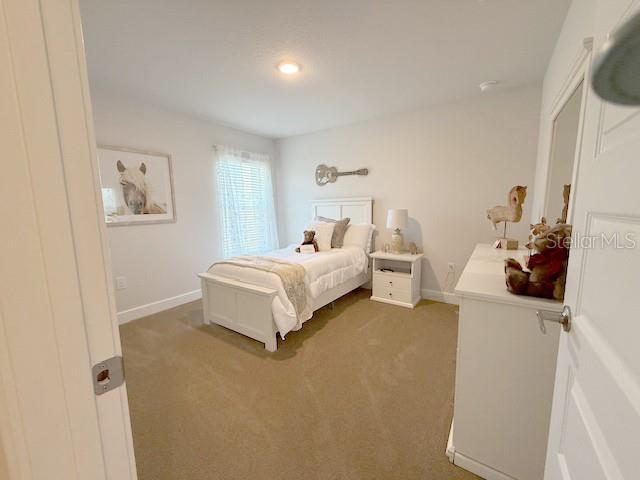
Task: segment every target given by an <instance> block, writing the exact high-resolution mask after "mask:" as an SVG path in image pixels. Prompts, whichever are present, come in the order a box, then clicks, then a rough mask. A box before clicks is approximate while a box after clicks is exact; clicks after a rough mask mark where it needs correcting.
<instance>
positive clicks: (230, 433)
mask: <svg viewBox="0 0 640 480" xmlns="http://www.w3.org/2000/svg"><path fill="white" fill-rule="evenodd" d="M369 294H370V292H369V291H368V290H358V291H356V292H353V293H351V294H349V295H346V296H345V297H343V298H341V299H340V300H338V301H337V302H335V307H334V308H333V309H332V308H331V307H329V306H328V307H325V308H323V309H322V310H320V311H319V312H316V313H315V316H314V318H313V319H312V320H310V321H309V322H308V323H306V324H305V325H304V327H303V329H302V330H300V331H299V332H292V333H290V334H289V335H288V336H287V339H286V341H284V342H279V345H278V351H277V352H276V353H274V354H270V353H268V352H266V351H265V350H264V348H263V346H262V344H260V343H258V342H255V341H253V340H251V339H248V338H246V337H243V336H242V335H240V334H237V333H235V332H231V331H229V330H226V329H225V328H223V327H219V326H217V325H213V326H206V327H205V326H203V325H202V307H201V304H200V302H194V303H191V304H188V305H184V306H181V307H178V308H175V309H173V310H169V311H166V312H162V313H159V314H157V315H153V316H150V317H146V318H143V319H140V320H136V321H134V322H131V323H129V324H126V325H124V326H122V328H121V334H122V344H123V349H124V358H125V366H126V374H127V385H128V391H129V402H130V406H131V417H132V423H133V435H134V442H135V449H136V457H137V464H138V473H139V478H140V479H141V480H164V479H167V480H169V479H171V480H182V479H184V480H187V479H188V480H204V479H207V480H211V479H225V480H233V479H274V480H276V479H277V480H288V479H296V480H307V479H308V480H312V479H331V480H334V479H335V480H337V479H403V480H411V479H434V480H440V479H443V480H453V479H471V478H477V477H475V476H474V475H472V474H470V473H468V472H466V471H465V470H462V469H460V468H458V467H455V466H453V465H451V464H450V463H449V462H448V460H447V458H446V456H445V454H444V451H445V447H446V442H447V435H448V432H449V425H450V422H451V415H452V400H453V381H454V370H455V349H456V334H457V309H456V307H455V306H452V305H445V304H440V303H434V302H426V301H423V302H421V303H420V304H419V305H418V306H417V308H416V309H415V310H413V311H412V310H407V309H404V308H399V307H394V306H391V305H385V304H381V303H376V302H372V301H371V300H369V298H368V295H369Z"/></svg>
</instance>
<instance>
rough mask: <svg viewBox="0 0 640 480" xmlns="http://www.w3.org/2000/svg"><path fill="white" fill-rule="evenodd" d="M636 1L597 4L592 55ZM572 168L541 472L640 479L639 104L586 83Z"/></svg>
mask: <svg viewBox="0 0 640 480" xmlns="http://www.w3.org/2000/svg"><path fill="white" fill-rule="evenodd" d="M639 3H640V2H639V1H638V0H634V1H630V0H601V1H600V2H599V6H598V13H597V18H596V31H595V45H594V54H596V55H597V52H598V51H599V49H600V47H601V45H602V44H603V41H604V40H605V39H606V36H607V33H609V32H611V31H612V30H613V29H615V28H616V27H617V26H619V25H620V23H621V22H622V21H623V20H624V19H626V18H628V17H629V16H630V15H631V14H632V13H633V12H635V11H637V9H638V8H639V7H640V5H639ZM578 175H579V177H578V182H577V184H578V185H579V188H578V189H577V190H576V199H575V213H574V217H573V218H574V246H573V247H572V252H571V259H570V262H569V272H568V280H567V293H566V298H565V303H566V304H567V305H569V306H570V307H571V309H572V311H573V328H572V330H571V331H570V332H569V333H564V332H563V333H562V335H561V339H560V349H559V354H558V364H557V370H556V385H555V393H554V400H553V410H552V415H551V427H550V435H549V443H548V448H547V463H546V470H545V479H547V480H560V479H562V480H569V479H573V480H591V479H594V480H596V479H628V480H631V479H636V478H640V466H639V464H638V452H640V347H638V340H639V339H640V295H639V292H640V290H639V287H640V188H639V182H640V109H638V108H629V107H625V108H623V107H618V106H614V105H611V104H607V103H604V102H602V101H601V100H600V99H599V98H598V97H597V96H596V95H595V94H594V93H593V92H592V91H590V93H589V94H588V97H587V104H586V113H585V122H584V135H583V143H582V146H581V163H580V170H579V172H578ZM579 236H582V237H583V239H582V240H580V238H579ZM611 239H614V240H615V241H616V242H617V245H616V244H611V243H610V244H607V240H611ZM625 247H632V248H625Z"/></svg>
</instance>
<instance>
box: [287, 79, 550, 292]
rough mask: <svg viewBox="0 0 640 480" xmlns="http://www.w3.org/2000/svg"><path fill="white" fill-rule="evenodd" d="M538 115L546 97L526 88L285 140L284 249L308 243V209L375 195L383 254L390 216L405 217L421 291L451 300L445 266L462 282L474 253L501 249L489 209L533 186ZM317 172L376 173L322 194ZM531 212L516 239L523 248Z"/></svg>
mask: <svg viewBox="0 0 640 480" xmlns="http://www.w3.org/2000/svg"><path fill="white" fill-rule="evenodd" d="M539 113H540V89H539V88H538V87H528V88H521V89H517V90H511V91H505V92H495V93H489V94H486V95H483V96H478V97H474V98H473V99H469V100H466V101H461V102H457V103H454V104H448V105H446V106H442V107H439V108H434V109H430V110H420V111H415V112H410V113H404V114H400V115H396V116H393V117H391V118H385V119H380V120H375V121H369V122H365V123H360V124H356V125H351V126H346V127H341V128H336V129H331V130H327V131H322V132H318V133H313V134H309V135H303V136H297V137H291V138H287V139H283V140H279V141H278V142H277V145H278V162H279V166H278V170H279V172H281V174H280V175H279V177H278V192H279V197H278V205H279V218H280V219H281V221H280V240H281V243H283V244H284V243H292V242H299V241H300V240H301V238H302V231H303V228H304V226H305V224H306V223H307V222H308V221H309V220H310V219H309V215H310V206H309V202H310V200H312V199H314V198H323V197H335V196H356V195H371V196H372V197H374V200H375V204H374V222H375V223H376V225H377V226H378V228H379V229H380V232H381V235H380V236H379V237H378V239H377V240H376V243H377V245H378V247H381V246H382V245H383V244H384V243H385V242H389V241H390V232H389V231H387V230H386V229H385V228H384V226H385V219H386V212H387V209H388V208H394V207H395V208H408V209H409V216H410V217H411V221H410V226H409V228H408V230H407V231H406V232H405V242H408V241H415V242H416V243H417V244H418V246H419V247H420V248H424V251H425V253H426V260H425V264H424V265H423V267H424V268H423V279H422V286H423V289H429V290H435V291H443V290H450V289H451V287H452V286H453V285H454V281H453V279H446V276H447V263H448V262H454V263H455V264H456V270H457V273H459V272H460V271H461V270H462V268H463V267H464V265H465V263H466V261H467V259H468V257H469V255H470V253H471V251H472V250H473V248H474V246H475V244H476V243H478V242H490V241H492V240H493V239H494V234H493V233H492V230H491V227H490V225H489V222H488V221H487V219H486V210H487V208H490V207H493V206H495V205H499V204H500V205H504V204H505V203H506V196H507V192H508V190H509V189H510V188H511V187H512V186H513V185H515V184H523V185H528V186H529V187H531V186H532V185H533V176H534V168H535V161H536V145H537V141H538V124H539ZM320 163H325V164H327V165H334V166H337V167H338V168H339V169H340V170H352V169H356V168H360V167H367V168H369V170H370V173H369V176H367V177H342V178H339V179H338V182H337V183H335V184H329V185H327V186H323V187H318V186H316V185H315V181H314V171H315V167H316V165H318V164H320ZM529 200H530V199H529ZM529 203H530V201H527V202H525V214H524V216H523V222H521V223H520V224H517V225H514V226H511V227H510V230H509V232H508V233H509V236H512V237H515V238H518V239H520V240H525V239H526V237H527V235H528V218H529V211H528V206H529ZM445 279H446V280H447V281H446V285H445Z"/></svg>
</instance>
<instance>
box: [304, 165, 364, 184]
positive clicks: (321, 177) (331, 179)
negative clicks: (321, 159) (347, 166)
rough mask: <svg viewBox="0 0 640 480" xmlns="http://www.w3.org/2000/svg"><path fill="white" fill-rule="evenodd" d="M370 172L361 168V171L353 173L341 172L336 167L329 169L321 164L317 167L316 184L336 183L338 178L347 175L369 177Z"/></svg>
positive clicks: (353, 171)
mask: <svg viewBox="0 0 640 480" xmlns="http://www.w3.org/2000/svg"><path fill="white" fill-rule="evenodd" d="M368 174H369V170H368V169H366V168H361V169H359V170H352V171H351V172H339V171H338V169H337V168H336V167H327V166H326V165H324V164H320V165H318V166H317V167H316V183H317V184H318V185H320V186H322V185H326V184H327V183H335V182H336V180H338V177H343V176H346V175H368Z"/></svg>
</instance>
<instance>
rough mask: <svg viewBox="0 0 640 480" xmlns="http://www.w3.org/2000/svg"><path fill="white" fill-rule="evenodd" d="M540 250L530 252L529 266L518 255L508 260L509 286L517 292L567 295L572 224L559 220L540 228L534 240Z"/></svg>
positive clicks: (533, 246)
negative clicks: (540, 230) (547, 226)
mask: <svg viewBox="0 0 640 480" xmlns="http://www.w3.org/2000/svg"><path fill="white" fill-rule="evenodd" d="M530 244H531V247H532V248H533V249H534V250H535V251H536V252H537V253H535V254H533V255H530V256H529V258H528V260H527V264H526V268H527V269H528V270H529V271H528V272H527V271H525V270H523V268H522V265H520V263H519V262H518V261H517V260H516V259H514V258H508V259H506V260H505V265H504V273H505V277H506V283H507V290H509V291H510V292H511V293H515V294H517V295H529V296H531V297H542V298H554V299H556V300H560V301H562V300H563V299H564V284H565V282H566V278H567V263H568V260H569V247H570V244H571V225H566V224H558V225H555V226H554V227H552V228H550V229H548V230H546V231H543V232H540V234H539V235H538V236H537V237H536V238H534V239H533V240H532V241H531V242H530Z"/></svg>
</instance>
